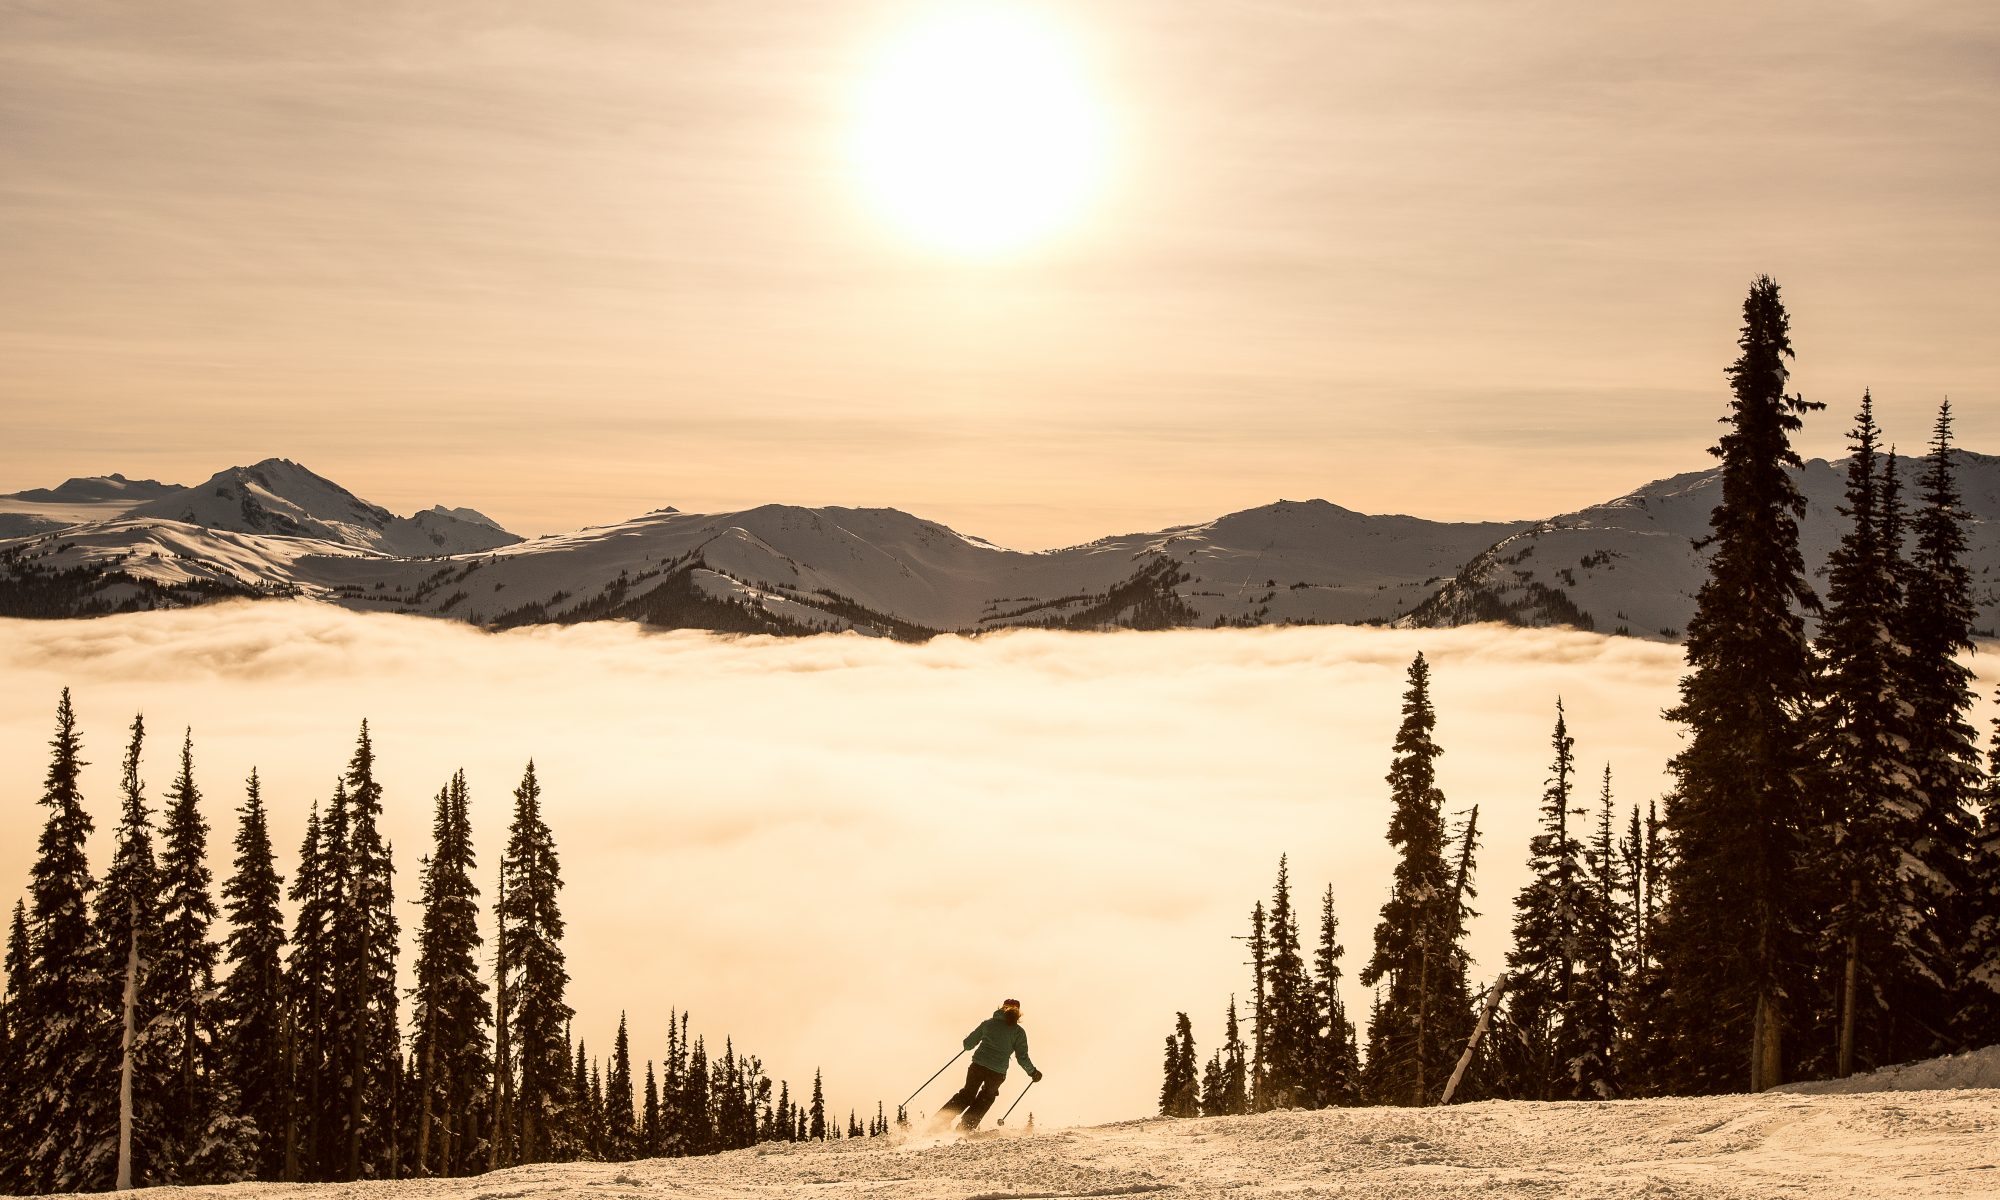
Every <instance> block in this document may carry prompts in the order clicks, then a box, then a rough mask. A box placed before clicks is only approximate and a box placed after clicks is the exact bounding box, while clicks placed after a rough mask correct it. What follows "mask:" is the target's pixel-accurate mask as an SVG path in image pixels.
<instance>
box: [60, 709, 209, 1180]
mask: <svg viewBox="0 0 2000 1200" xmlns="http://www.w3.org/2000/svg"><path fill="white" fill-rule="evenodd" d="M145 741H146V722H145V718H144V717H143V716H136V717H133V718H132V727H131V737H130V739H129V740H128V741H127V742H126V745H125V757H124V760H123V762H122V764H121V766H120V770H119V783H118V790H119V815H118V829H117V832H116V834H115V835H114V836H115V838H116V843H115V845H114V847H113V850H112V857H111V865H110V866H109V867H108V868H106V870H105V872H104V879H103V881H102V882H100V883H99V884H98V887H97V896H96V908H95V924H94V936H95V939H96V959H97V969H96V971H95V973H94V975H93V977H92V992H93V993H94V994H93V995H91V996H90V998H89V1001H88V1002H87V1003H84V1004H81V1005H78V1006H77V1007H80V1008H82V1009H84V1010H85V1011H86V1012H88V1013H89V1014H90V1019H91V1037H90V1049H89V1051H88V1053H87V1054H86V1056H85V1057H84V1059H83V1060H82V1061H80V1062H78V1063H75V1064H73V1065H72V1067H71V1068H70V1070H69V1071H68V1072H66V1073H65V1074H64V1075H63V1076H60V1078H64V1079H68V1080H72V1081H73V1082H72V1083H71V1084H70V1086H72V1087H75V1088H76V1089H77V1090H78V1091H80V1092H82V1093H83V1094H84V1097H85V1099H84V1104H85V1106H86V1108H85V1111H86V1112H87V1113H88V1114H89V1115H88V1118H87V1120H88V1123H89V1135H90V1145H89V1147H88V1149H87V1150H86V1151H85V1154H84V1157H83V1166H82V1171H83V1174H82V1178H83V1179H85V1180H88V1181H89V1183H88V1185H86V1186H84V1187H82V1188H79V1189H78V1190H87V1191H96V1190H100V1189H103V1188H109V1187H112V1186H115V1185H116V1181H119V1180H129V1186H132V1187H149V1186H153V1185H156V1184H163V1183H172V1182H174V1181H175V1180H176V1178H177V1170H178V1167H179V1157H178V1156H179V1154H180V1152H181V1150H182V1147H181V1146H180V1145H179V1144H178V1143H177V1142H176V1141H175V1140H174V1138H173V1127H172V1123H171V1110H170V1108H169V1105H170V1104H171V1103H172V1101H173V1098H174V1093H175V1091H176V1090H177V1088H178V1085H179V1082H180V1080H179V1063H178V1061H177V1055H176V1051H177V1050H178V1046H177V1045H176V1042H177V1040H178V1033H179V1030H178V1028H177V1022H176V1021H174V1019H173V1017H172V1015H171V1014H167V1013H163V1012H162V1011H161V1004H160V989H159V987H158V985H157V982H156V981H157V977H158V974H159V962H160V952H159V947H160V908H161V898H160V897H161V883H162V881H161V878H160V868H159V864H158V862H157V861H156V859H155V857H154V852H153V817H152V809H151V808H150V807H149V806H148V805H147V803H146V785H145V783H144V781H143V780H141V779H140V777H139V763H140V760H141V758H142V756H143V755H144V753H145ZM72 1003H75V1002H74V1001H72ZM128 1010H129V1011H128ZM128 1027H129V1029H130V1031H131V1054H130V1062H129V1065H130V1073H131V1080H130V1088H129V1092H130V1120H129V1126H130V1129H129V1134H130V1140H129V1144H128V1143H127V1141H126V1134H127V1130H126V1129H125V1128H124V1126H125V1125H126V1124H128V1122H127V1121H126V1120H125V1114H124V1112H123V1106H124V1100H123V1096H124V1093H125V1092H126V1091H127V1090H128V1089H127V1088H126V1087H125V1083H126V1081H125V1079H124V1076H125V1074H126V1069H127V1055H126V1047H125V1041H126V1037H125V1034H126V1030H127V1028H128Z"/></svg>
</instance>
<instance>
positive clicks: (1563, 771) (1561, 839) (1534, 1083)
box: [1503, 699, 1584, 1100]
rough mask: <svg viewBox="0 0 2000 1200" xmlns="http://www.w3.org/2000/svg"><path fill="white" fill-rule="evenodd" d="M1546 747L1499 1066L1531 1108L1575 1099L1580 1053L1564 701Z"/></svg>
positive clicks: (1575, 860) (1570, 766) (1519, 901)
mask: <svg viewBox="0 0 2000 1200" xmlns="http://www.w3.org/2000/svg"><path fill="white" fill-rule="evenodd" d="M1551 741H1552V743H1553V745H1554V758H1553V760H1552V761H1551V762H1550V764H1549V778H1548V781H1547V783H1546V784H1545V785H1544V786H1543V790H1542V804H1541V814H1542V821H1541V831H1540V832H1539V833H1537V834H1536V835H1535V836H1534V837H1533V838H1532V839H1530V840H1529V842H1528V870H1529V872H1530V875H1529V879H1528V882H1527V884H1526V885H1525V886H1524V887H1522V889H1521V891H1520V894H1519V895H1517V896H1516V897H1515V898H1514V946H1513V949H1511V950H1509V951H1508V952H1507V994H1508V1003H1507V1012H1508V1019H1509V1023H1510V1024H1511V1025H1512V1027H1513V1029H1514V1031H1515V1033H1516V1035H1517V1040H1516V1041H1515V1042H1514V1043H1512V1044H1511V1045H1509V1046H1508V1052H1507V1053H1505V1054H1504V1055H1503V1060H1504V1061H1505V1062H1506V1064H1507V1068H1508V1073H1509V1075H1510V1076H1512V1078H1513V1081H1514V1086H1515V1090H1516V1094H1518V1095H1520V1096H1521V1097H1522V1098H1524V1099H1529V1100H1555V1099H1563V1098H1568V1097H1570V1096H1572V1095H1575V1094H1576V1090H1575V1087H1574V1086H1573V1084H1572V1081H1571V1073H1570V1070H1569V1067H1568V1064H1569V1063H1570V1062H1571V1061H1572V1060H1573V1059H1575V1058H1576V1057H1577V1054H1578V1053H1579V1047H1578V1046H1577V1044H1576V1041H1575V1038H1574V1034H1575V1030H1574V1028H1573V1027H1572V1022H1571V1019H1570V1018H1571V1012H1570V1006H1571V1003H1572V1001H1573V998H1574V997H1573V992H1574V987H1575V976H1576V964H1575V954H1576V947H1577V920H1578V916H1579V913H1580V912H1581V910H1582V907H1583V905H1582V895H1583V887H1584V881H1583V878H1582V875H1583V872H1582V869H1581V860H1582V857H1583V846H1582V843H1580V842H1579V841H1578V840H1577V839H1576V838H1575V837H1574V836H1573V835H1572V834H1571V832H1570V818H1571V817H1580V816H1582V815H1583V810H1582V809H1581V808H1576V807H1574V806H1573V805H1572V803H1571V793H1572V790H1573V786H1572V784H1571V776H1572V775H1573V774H1574V773H1575V768H1576V757H1575V747H1576V739H1575V738H1572V737H1571V736H1570V735H1569V724H1568V720H1567V717H1566V715H1565V714H1564V712H1563V703H1562V700H1561V699H1557V701H1556V725H1555V733H1554V735H1553V737H1552V738H1551Z"/></svg>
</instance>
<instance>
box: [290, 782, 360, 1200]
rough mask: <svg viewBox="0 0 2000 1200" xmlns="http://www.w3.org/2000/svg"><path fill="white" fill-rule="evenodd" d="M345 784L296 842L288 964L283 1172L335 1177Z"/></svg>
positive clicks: (314, 809) (311, 816)
mask: <svg viewBox="0 0 2000 1200" xmlns="http://www.w3.org/2000/svg"><path fill="white" fill-rule="evenodd" d="M346 824H347V789H346V785H345V784H342V783H338V782H336V783H335V784H334V793H333V801H332V803H331V804H329V805H328V806H327V814H326V818H325V819H324V820H322V819H321V817H320V811H319V804H318V802H314V804H313V807H312V810H311V811H310V812H309V813H308V814H307V815H306V833H305V838H304V840H303V841H302V842H301V843H300V845H299V870H298V874H297V875H295V876H293V878H292V887H291V893H290V894H291V898H292V900H293V901H294V902H295V903H296V904H297V905H298V910H297V915H296V916H295V917H294V918H293V925H292V944H291V951H290V955H289V957H288V958H287V960H286V965H285V1004H286V1012H287V1016H288V1021H287V1023H288V1025H289V1027H290V1029H291V1037H290V1039H289V1040H290V1046H289V1055H288V1061H289V1064H290V1074H291V1097H292V1100H291V1103H292V1116H291V1118H290V1119H289V1120H288V1121H287V1122H286V1129H287V1131H288V1132H287V1140H286V1146H285V1172H284V1173H285V1177H286V1178H288V1179H312V1180H322V1179H330V1178H332V1176H333V1164H334V1162H335V1161H336V1160H335V1149H334V1147H335V1139H336V1137H337V1136H338V1131H339V1128H340V1114H339V1112H338V1104H339V1087H338V1085H337V1083H336V1080H337V1078H338V1076H337V1074H336V1060H335V1055H334V1046H333V1041H332V1038H331V1036H330V1025H329V1022H330V1021H331V1020H332V1017H333V1007H334V996H333V988H334V979H335V949H334V942H333V914H334V911H335V910H336V909H338V908H339V907H340V905H341V886H340V875H339V869H338V864H339V863H340V862H341V861H343V860H344V859H345V857H346Z"/></svg>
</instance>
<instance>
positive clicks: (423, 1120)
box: [417, 998, 437, 1175]
mask: <svg viewBox="0 0 2000 1200" xmlns="http://www.w3.org/2000/svg"><path fill="white" fill-rule="evenodd" d="M436 1067H437V1001H436V1000H435V999H434V998H426V1000H425V1002H424V1069H423V1074H422V1076H421V1077H420V1082H419V1084H418V1086H419V1087H421V1088H423V1091H424V1098H423V1104H422V1106H421V1113H420V1115H419V1116H418V1117H417V1174H419V1175H428V1174H430V1169H431V1092H432V1090H433V1089H435V1088H436V1086H437V1084H436V1082H435V1077H434V1076H433V1075H432V1073H431V1072H432V1071H434V1070H435V1069H436Z"/></svg>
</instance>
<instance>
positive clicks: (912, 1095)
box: [896, 1050, 1011, 1111]
mask: <svg viewBox="0 0 2000 1200" xmlns="http://www.w3.org/2000/svg"><path fill="white" fill-rule="evenodd" d="M964 1057H965V1051H963V1050H960V1051H959V1052H958V1053H957V1054H954V1055H952V1056H951V1062H948V1063H946V1064H945V1065H943V1066H941V1067H939V1068H938V1069H937V1074H936V1075H932V1076H931V1077H930V1078H929V1079H926V1080H924V1084H923V1087H920V1088H918V1089H917V1090H916V1091H914V1092H911V1093H910V1100H915V1099H916V1098H917V1096H918V1094H919V1093H921V1092H922V1091H923V1090H924V1088H927V1087H929V1086H930V1085H931V1084H932V1083H935V1082H936V1081H937V1077H938V1075H942V1074H944V1073H945V1072H946V1071H949V1070H951V1063H955V1062H957V1061H958V1060H959V1059H961V1058H964ZM910 1100H905V1101H903V1102H902V1103H901V1104H898V1105H897V1106H896V1107H897V1108H908V1107H909V1106H910ZM1010 1111H1011V1110H1010Z"/></svg>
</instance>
